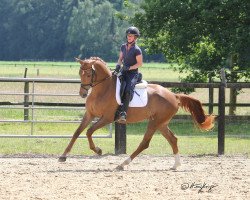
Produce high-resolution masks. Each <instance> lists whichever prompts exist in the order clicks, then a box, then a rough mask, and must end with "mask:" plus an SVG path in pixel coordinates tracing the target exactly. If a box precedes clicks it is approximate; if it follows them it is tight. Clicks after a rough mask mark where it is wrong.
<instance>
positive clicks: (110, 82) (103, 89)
mask: <svg viewBox="0 0 250 200" xmlns="http://www.w3.org/2000/svg"><path fill="white" fill-rule="evenodd" d="M114 91H115V80H114V78H113V77H111V78H109V79H106V80H104V81H103V82H101V83H99V84H98V85H96V86H95V87H93V88H92V91H91V93H90V95H91V96H93V97H95V100H96V101H106V99H103V98H105V97H108V96H110V95H111V94H110V93H112V92H113V93H114V94H115V92H114ZM107 100H109V99H107Z"/></svg>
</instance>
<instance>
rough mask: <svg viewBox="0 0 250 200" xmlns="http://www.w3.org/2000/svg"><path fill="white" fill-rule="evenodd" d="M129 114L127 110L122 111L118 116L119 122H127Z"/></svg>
mask: <svg viewBox="0 0 250 200" xmlns="http://www.w3.org/2000/svg"><path fill="white" fill-rule="evenodd" d="M126 118H127V114H126V112H125V111H122V112H120V116H119V118H118V120H117V121H118V122H126Z"/></svg>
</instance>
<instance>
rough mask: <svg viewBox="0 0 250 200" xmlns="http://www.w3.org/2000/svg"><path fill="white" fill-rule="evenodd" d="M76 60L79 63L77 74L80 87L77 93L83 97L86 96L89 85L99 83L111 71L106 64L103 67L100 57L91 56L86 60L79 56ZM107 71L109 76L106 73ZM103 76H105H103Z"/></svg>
mask: <svg viewBox="0 0 250 200" xmlns="http://www.w3.org/2000/svg"><path fill="white" fill-rule="evenodd" d="M76 61H77V62H79V63H80V64H81V67H80V70H79V75H80V78H81V87H80V91H79V95H80V96H81V97H83V98H85V97H87V95H88V91H89V89H90V88H91V87H94V86H96V85H98V84H99V83H101V82H102V81H104V80H106V79H108V78H110V77H111V76H110V74H111V72H110V71H109V70H107V67H106V66H104V67H103V65H104V64H105V62H104V61H102V60H101V59H100V58H96V57H93V58H90V59H86V60H81V59H79V58H76ZM98 61H99V62H98ZM98 66H102V67H98ZM101 69H102V70H101ZM107 73H108V75H109V76H107V75H106V74H107ZM97 76H98V77H97ZM104 76H105V77H106V78H103V77H104Z"/></svg>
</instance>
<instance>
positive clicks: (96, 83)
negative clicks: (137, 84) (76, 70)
mask: <svg viewBox="0 0 250 200" xmlns="http://www.w3.org/2000/svg"><path fill="white" fill-rule="evenodd" d="M80 70H82V71H84V72H85V71H89V70H91V81H90V83H86V84H83V83H81V88H83V89H84V90H86V91H88V90H89V88H86V87H88V86H90V87H95V86H97V85H98V84H100V83H102V82H103V81H105V80H107V79H109V78H111V77H112V76H108V77H106V78H104V79H102V80H100V81H97V82H95V80H94V78H95V75H96V72H95V69H94V65H92V67H91V68H88V69H83V68H82V67H80Z"/></svg>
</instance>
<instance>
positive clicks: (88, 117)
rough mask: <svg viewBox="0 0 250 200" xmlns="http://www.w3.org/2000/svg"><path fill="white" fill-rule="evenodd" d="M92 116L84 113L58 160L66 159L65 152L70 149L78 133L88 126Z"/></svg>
mask: <svg viewBox="0 0 250 200" xmlns="http://www.w3.org/2000/svg"><path fill="white" fill-rule="evenodd" d="M93 118H94V117H92V116H91V115H88V113H85V115H84V117H83V119H82V122H81V124H80V125H79V127H78V128H77V129H76V131H75V133H74V135H73V137H72V139H71V140H70V143H69V144H68V146H67V148H66V149H65V150H64V153H63V154H62V155H61V156H60V157H59V160H58V161H59V162H65V161H66V156H67V154H68V153H69V152H70V150H71V149H72V147H73V145H74V143H75V141H76V139H77V138H78V137H79V135H80V134H81V132H82V131H83V130H84V129H85V128H86V127H87V126H88V124H89V123H90V122H91V121H92V119H93Z"/></svg>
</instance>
